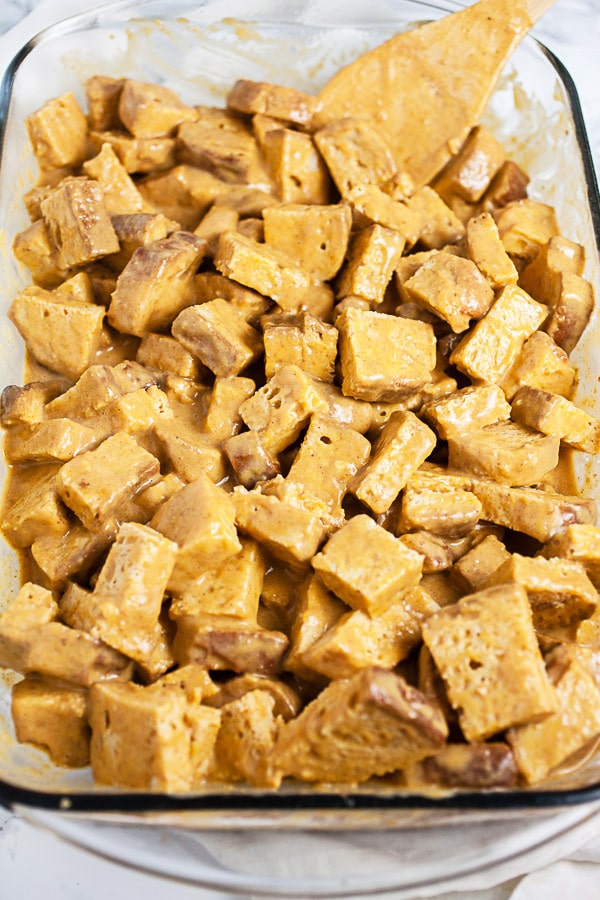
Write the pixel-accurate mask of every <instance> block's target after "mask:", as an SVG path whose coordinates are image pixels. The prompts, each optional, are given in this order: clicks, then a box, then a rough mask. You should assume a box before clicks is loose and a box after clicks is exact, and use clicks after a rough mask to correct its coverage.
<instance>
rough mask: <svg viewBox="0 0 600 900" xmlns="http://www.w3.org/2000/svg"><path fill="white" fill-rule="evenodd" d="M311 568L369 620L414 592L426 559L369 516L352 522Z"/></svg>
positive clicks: (337, 534)
mask: <svg viewBox="0 0 600 900" xmlns="http://www.w3.org/2000/svg"><path fill="white" fill-rule="evenodd" d="M311 563H312V567H313V569H314V570H315V572H316V573H317V574H318V575H319V576H320V577H321V579H322V581H323V583H324V584H325V586H326V587H328V588H329V589H330V590H332V591H333V592H334V593H335V594H336V595H337V596H338V597H340V598H341V599H342V600H343V601H344V602H345V603H347V604H348V606H351V607H352V608H353V609H360V610H362V611H363V612H366V613H367V615H368V616H370V617H373V616H377V615H380V614H382V613H383V612H385V611H386V610H387V609H389V608H390V607H391V606H392V605H393V604H394V603H395V602H396V601H397V600H398V598H399V595H400V594H402V592H406V591H407V590H408V589H409V588H411V587H414V586H415V585H416V584H417V582H418V580H419V578H420V577H421V573H422V570H423V557H422V556H420V555H419V554H418V553H415V552H414V551H412V550H410V549H409V548H408V547H405V546H404V545H403V544H402V543H401V542H400V541H399V540H398V539H397V538H395V537H394V536H393V535H392V534H390V533H389V531H386V530H385V529H384V528H382V527H381V526H380V525H377V524H376V523H375V522H374V521H373V519H371V518H370V517H369V516H366V515H357V516H354V517H353V518H352V519H349V520H348V522H346V524H345V525H343V526H342V527H341V528H340V529H339V531H336V532H335V533H334V534H333V535H332V536H331V537H330V538H329V540H328V541H327V543H326V544H325V545H324V547H323V549H322V551H321V552H320V553H318V554H316V555H315V556H314V557H313V559H312V561H311Z"/></svg>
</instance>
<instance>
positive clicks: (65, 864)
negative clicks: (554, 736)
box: [0, 0, 600, 900]
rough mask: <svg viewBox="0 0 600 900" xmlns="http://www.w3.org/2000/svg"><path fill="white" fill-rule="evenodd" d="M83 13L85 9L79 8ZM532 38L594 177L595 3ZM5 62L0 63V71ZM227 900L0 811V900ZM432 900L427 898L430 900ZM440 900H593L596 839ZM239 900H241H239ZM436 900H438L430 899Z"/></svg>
mask: <svg viewBox="0 0 600 900" xmlns="http://www.w3.org/2000/svg"><path fill="white" fill-rule="evenodd" d="M65 2H66V7H65V6H64V5H63V6H62V7H60V2H59V0H57V2H56V3H55V4H54V8H55V9H56V8H58V7H60V8H63V9H65V8H66V9H68V11H69V12H75V11H77V9H78V5H80V3H84V2H85V0H63V4H64V3H65ZM52 5H53V4H52V0H0V34H2V33H3V32H5V31H7V30H8V29H9V28H11V27H13V26H15V25H16V24H17V23H21V25H20V26H19V28H20V31H19V35H20V36H21V31H23V34H24V36H25V37H26V36H29V35H28V34H25V32H24V28H25V25H26V22H27V20H26V21H25V22H22V20H23V19H24V17H25V16H26V15H27V14H28V13H30V12H31V11H32V10H35V9H37V11H38V12H41V11H42V8H48V9H50V8H51V7H52ZM85 6H86V7H89V6H90V2H89V0H88V2H85ZM534 34H535V35H536V37H538V39H539V40H541V41H542V42H543V43H545V44H546V45H547V46H548V47H549V48H550V49H551V50H552V51H553V52H554V53H555V54H556V55H557V56H558V57H559V58H560V59H561V61H562V62H563V63H564V65H565V66H566V68H567V69H568V70H569V72H570V73H571V75H572V77H573V79H574V81H575V84H576V87H577V90H578V94H579V98H580V101H581V105H582V109H583V113H584V118H585V121H586V126H587V131H588V136H589V140H590V146H591V149H592V155H593V158H594V161H595V165H596V172H597V173H598V172H600V2H599V0H556V2H555V4H554V6H553V8H552V9H550V10H549V12H548V13H546V15H545V16H544V18H543V19H542V21H541V22H539V23H538V25H537V26H536V27H535V30H534ZM7 62H8V58H2V57H0V69H1V68H2V66H3V65H5V64H6V63H7ZM107 895H108V896H112V897H114V898H116V900H120V898H124V897H127V898H128V900H146V898H148V897H150V898H152V900H209V898H214V900H218V898H221V900H226V895H224V894H217V893H215V892H212V891H209V890H205V889H202V888H192V887H188V886H183V885H176V884H173V883H167V882H165V881H162V880H160V879H157V878H152V877H150V876H148V875H144V874H142V873H139V872H134V871H130V870H128V869H125V868H122V867H120V866H117V865H113V864H111V863H109V862H106V861H104V860H102V859H100V858H97V857H94V856H91V855H89V854H87V853H86V852H84V851H80V850H77V849H75V848H74V847H71V846H69V845H67V844H65V843H62V842H61V841H60V840H59V839H57V838H56V837H54V836H53V835H51V834H48V833H45V832H42V831H38V830H37V829H34V828H33V827H31V826H29V825H27V824H26V823H24V822H22V821H20V820H19V819H17V818H16V817H14V816H13V815H11V814H10V813H8V812H7V811H5V810H2V809H1V808H0V900H31V898H36V897H41V896H43V897H44V900H100V898H102V900H104V898H105V897H106V896H107ZM433 896H434V895H431V897H433ZM443 896H444V897H445V898H447V900H451V898H454V900H508V898H509V897H510V898H512V900H551V898H552V900H554V898H557V900H558V898H561V900H571V898H573V900H574V898H581V900H600V835H598V838H597V839H594V840H592V841H591V842H588V843H587V844H586V845H585V846H584V847H582V848H581V849H580V850H579V851H578V852H576V853H575V854H573V853H570V857H569V861H564V862H558V863H554V864H553V865H550V866H548V867H546V868H544V869H542V870H541V871H539V872H536V873H532V874H528V875H527V876H526V877H524V878H514V879H511V880H510V881H507V882H504V883H502V884H500V885H497V886H495V887H492V888H488V889H487V890H485V891H475V892H472V891H470V890H469V891H464V890H461V891H458V892H457V893H453V894H451V895H450V894H446V895H443ZM242 900H243V898H242ZM437 900H442V895H437Z"/></svg>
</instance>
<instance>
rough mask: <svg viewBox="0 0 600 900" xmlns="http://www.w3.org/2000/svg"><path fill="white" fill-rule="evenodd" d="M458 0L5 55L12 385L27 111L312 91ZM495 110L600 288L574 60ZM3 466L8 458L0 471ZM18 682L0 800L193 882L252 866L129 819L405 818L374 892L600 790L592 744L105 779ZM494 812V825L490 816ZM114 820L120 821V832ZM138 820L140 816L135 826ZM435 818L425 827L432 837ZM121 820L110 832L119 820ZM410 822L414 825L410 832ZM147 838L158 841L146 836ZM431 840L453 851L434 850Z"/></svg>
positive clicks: (4, 326) (3, 695) (566, 812)
mask: <svg viewBox="0 0 600 900" xmlns="http://www.w3.org/2000/svg"><path fill="white" fill-rule="evenodd" d="M457 5H458V4H452V3H448V2H439V3H438V2H431V3H430V2H418V0H396V2H394V0H375V2H372V3H370V4H369V5H368V9H366V8H365V7H364V4H363V5H362V6H361V4H359V3H347V2H344V3H332V2H326V0H306V2H301V0H292V2H283V0H281V2H275V3H273V2H268V0H205V2H197V0H196V2H193V0H175V2H172V3H171V2H166V0H146V2H135V0H126V2H120V3H114V4H110V5H108V6H105V7H100V8H98V9H96V10H94V11H93V12H90V13H85V14H82V15H79V16H75V17H72V18H70V19H67V20H65V21H64V22H62V23H60V24H58V25H56V26H53V27H50V28H48V29H46V30H45V31H43V32H41V33H40V34H39V35H37V36H36V37H35V38H34V39H33V40H31V41H30V42H29V43H28V44H27V45H26V46H25V47H23V49H22V50H21V51H20V53H19V54H18V55H17V56H16V58H15V59H14V60H13V62H12V63H11V64H10V65H9V67H8V70H7V73H6V76H5V78H4V81H3V84H2V88H1V98H0V102H1V106H0V127H1V129H2V131H1V135H0V137H1V141H2V144H1V148H2V157H1V168H0V230H1V233H2V237H3V239H2V244H1V246H0V284H1V288H0V341H1V343H2V347H3V351H2V356H1V359H0V384H2V385H6V384H9V383H17V382H20V381H21V380H22V376H21V372H22V366H23V357H22V345H21V341H20V339H19V338H18V336H17V335H16V332H15V330H14V329H13V327H12V325H11V324H10V323H9V322H8V320H7V317H6V311H7V309H8V307H9V305H10V302H11V300H12V298H13V297H14V296H15V294H16V292H17V291H18V290H20V289H21V288H22V287H24V286H25V285H26V284H27V283H28V276H27V272H26V271H25V270H24V269H23V268H22V267H21V266H20V265H19V264H18V263H16V261H15V260H14V258H13V257H12V254H11V249H10V248H11V243H12V239H13V236H14V235H15V234H16V233H17V232H18V231H20V230H22V229H23V228H24V227H26V225H27V224H29V223H28V218H27V214H26V211H25V208H24V205H23V202H22V196H23V194H24V192H25V191H26V190H27V189H28V188H29V187H31V186H32V185H33V184H34V183H35V180H36V177H37V164H36V162H35V160H34V158H33V155H32V152H31V149H30V147H29V143H28V140H27V136H26V133H25V129H24V126H23V120H24V117H25V116H26V115H27V114H28V113H30V112H31V111H33V110H34V109H36V108H38V107H39V106H40V105H41V104H42V103H43V102H44V101H45V100H46V99H49V98H51V97H55V96H58V95H59V94H61V93H64V92H65V91H67V90H72V91H73V92H74V93H75V95H76V96H77V98H78V99H79V100H81V101H82V102H84V90H83V85H84V83H85V81H86V79H87V78H88V77H90V76H92V75H94V74H110V75H112V76H128V77H134V78H138V79H142V80H146V81H157V82H164V83H166V84H168V85H169V86H170V87H172V88H174V89H175V90H176V91H177V92H178V93H179V94H180V96H181V97H182V99H183V100H184V101H186V102H189V103H204V104H211V105H218V104H219V103H220V102H221V101H222V100H223V98H224V96H225V94H226V92H227V90H228V89H229V87H230V86H231V84H232V83H233V82H234V81H235V80H236V78H238V77H244V78H250V79H255V80H265V81H273V82H276V83H280V84H285V85H289V86H291V87H297V88H300V89H303V90H305V91H308V92H316V91H318V90H319V88H320V87H321V86H322V85H323V84H324V83H325V82H326V81H327V80H328V79H329V77H331V76H332V75H333V74H334V73H335V72H336V71H337V70H338V69H339V68H340V67H341V66H342V65H343V64H345V63H347V62H350V61H351V60H352V59H354V58H355V57H356V56H358V55H359V54H360V53H362V52H364V51H365V50H367V49H369V48H371V47H373V46H375V45H377V44H379V43H381V42H382V41H383V40H385V39H386V38H387V37H389V36H390V35H391V34H393V33H395V32H398V31H401V30H404V29H406V28H408V27H410V26H411V25H413V24H415V23H416V22H420V21H424V20H429V19H433V18H438V17H440V16H442V15H444V14H446V12H447V11H449V10H452V9H456V8H457ZM483 121H484V124H486V126H487V127H489V128H490V129H491V130H492V131H493V133H494V134H495V135H496V136H497V137H498V138H499V139H500V140H501V141H502V142H503V143H504V145H505V146H506V148H507V150H508V152H509V154H510V156H511V157H512V158H513V159H514V160H516V161H517V162H518V163H519V164H520V165H521V166H522V167H523V168H524V169H525V170H526V171H527V172H528V174H529V175H530V177H531V183H530V189H529V193H530V196H532V197H534V198H535V199H539V200H542V201H544V202H547V203H550V204H552V205H553V206H554V207H555V208H556V211H557V216H558V222H559V226H560V229H561V232H562V233H563V234H564V235H566V236H568V237H570V238H571V239H573V240H575V241H578V242H579V243H581V244H582V245H584V247H585V248H586V255H587V261H586V270H585V272H584V274H585V277H586V278H587V279H588V280H589V281H591V282H592V284H593V285H594V287H595V290H596V295H597V296H600V263H599V255H598V254H599V250H598V248H599V246H600V200H599V197H598V188H597V184H596V180H595V175H594V169H593V164H592V159H591V155H590V151H589V146H588V141H587V137H586V133H585V127H584V123H583V119H582V115H581V110H580V106H579V101H578V99H577V96H576V92H575V88H574V85H573V82H572V80H571V78H570V76H569V74H568V72H566V70H565V69H564V67H563V66H562V65H561V63H560V62H559V61H558V60H557V59H556V58H555V57H554V56H553V54H552V53H550V51H548V50H547V48H545V47H543V46H542V45H541V44H539V43H538V42H537V41H535V40H534V39H532V38H527V39H526V40H525V41H524V42H523V44H522V45H521V46H520V47H519V49H518V50H517V51H516V52H515V54H514V55H513V57H512V59H511V60H510V62H509V64H508V66H507V68H506V71H505V73H504V74H503V76H502V78H501V81H500V83H499V85H498V88H497V90H496V91H495V93H494V96H493V98H492V100H491V102H490V105H489V108H488V110H487V112H486V113H485V116H484V119H483ZM597 328H598V320H597V311H596V313H594V317H593V319H592V321H591V322H590V324H589V326H588V328H587V330H586V332H585V334H584V336H583V338H582V339H581V341H580V343H579V345H578V347H577V349H576V351H575V352H574V354H573V357H572V359H573V360H574V363H575V365H577V367H578V369H579V373H580V380H579V388H578V395H577V400H578V403H579V404H580V405H581V406H583V407H584V408H586V409H587V410H589V411H590V412H595V414H596V415H600V398H599V397H598V390H599V386H598V373H599V370H600V365H599V359H598V349H597V345H596V342H595V335H596V333H597ZM1 465H2V466H3V467H4V461H2V463H1ZM5 475H6V471H5V467H4V468H3V469H2V473H1V477H2V478H3V479H4V478H5ZM577 475H578V479H579V483H580V487H581V490H582V492H584V493H587V494H591V495H593V496H596V497H600V490H599V488H598V478H599V476H600V468H599V462H598V460H595V459H588V458H586V459H585V460H584V462H582V463H581V464H580V468H579V470H578V472H577ZM0 579H1V584H2V591H1V596H0V609H1V608H2V606H3V604H5V603H6V602H7V601H9V600H10V598H12V596H14V594H15V593H16V591H17V589H18V583H19V571H18V563H17V560H16V558H15V555H14V553H13V552H12V551H11V549H10V548H9V547H8V546H6V545H5V544H3V545H2V548H1V557H0ZM10 687H11V677H10V676H9V675H8V674H6V673H0V801H1V802H3V803H4V804H6V805H7V806H11V807H13V808H14V809H17V810H18V811H20V812H21V813H22V814H23V815H25V816H27V817H29V818H30V819H32V820H34V821H38V822H39V823H40V824H44V825H49V826H50V827H52V828H53V829H54V830H56V831H58V832H59V833H62V834H63V835H64V836H66V837H68V838H69V839H71V840H75V841H77V842H79V843H81V844H83V845H84V846H88V847H90V848H91V849H96V850H99V852H102V853H104V854H105V855H109V856H113V857H114V858H117V859H121V860H124V861H130V862H133V863H134V864H136V865H141V866H143V867H146V868H150V869H152V870H154V871H161V872H162V874H168V875H169V876H171V877H185V878H186V879H187V880H191V881H194V882H195V883H203V884H211V885H213V884H218V885H219V886H222V887H225V888H228V889H232V890H241V889H242V882H239V881H236V878H237V877H238V876H239V873H237V875H236V877H233V876H231V877H229V876H228V875H223V873H222V872H223V870H222V868H221V867H222V866H223V865H225V866H229V865H233V866H234V867H235V858H236V854H235V853H234V854H230V855H229V857H228V858H227V859H225V857H226V856H227V854H225V855H224V856H223V858H222V859H220V860H219V866H218V868H219V872H220V874H219V875H218V876H217V875H215V872H214V871H213V868H215V866H216V863H214V860H216V859H218V851H217V850H216V849H215V847H214V846H213V847H211V859H212V861H213V862H210V860H209V862H206V860H205V861H204V863H202V861H200V862H199V861H198V859H199V854H198V852H194V853H193V854H190V852H189V847H188V848H187V851H186V852H187V853H188V856H189V857H190V858H192V857H193V859H194V860H195V862H196V865H200V867H201V868H202V865H205V866H206V867H207V868H206V870H205V869H202V871H201V872H200V873H199V872H198V870H195V871H193V872H191V873H190V871H189V866H188V868H186V870H185V871H186V873H187V874H186V875H185V876H184V875H182V874H181V872H179V875H178V869H177V862H175V863H173V864H172V865H171V862H170V861H169V859H170V858H169V857H168V854H166V853H165V854H164V859H163V860H162V861H161V860H160V859H159V856H160V855H159V854H152V853H148V852H144V853H142V852H139V853H137V854H136V853H135V852H134V851H133V850H132V849H131V847H129V843H130V842H128V840H126V839H125V838H124V837H123V835H122V834H121V832H122V831H123V828H125V833H129V834H130V835H132V834H134V833H135V834H136V835H138V837H139V835H140V834H141V833H142V832H141V831H140V828H139V826H143V828H144V829H146V830H147V829H150V831H151V832H152V833H153V834H154V835H155V837H156V835H157V834H160V835H162V838H161V839H162V840H163V841H164V840H167V838H165V837H164V834H167V835H168V840H174V839H175V838H174V836H176V835H177V834H182V833H185V832H187V831H189V832H193V833H194V834H195V835H196V836H197V835H198V834H202V833H204V832H198V829H209V830H210V833H211V834H212V835H214V833H215V830H218V829H236V828H238V829H239V828H242V829H245V830H246V831H245V833H246V834H250V833H253V832H254V831H255V830H258V829H260V831H261V832H262V833H263V838H262V839H261V841H262V840H266V837H265V835H267V834H268V835H269V838H268V840H269V841H271V842H277V840H278V836H277V834H276V831H277V830H279V829H281V828H284V829H294V830H297V831H303V832H311V831H315V830H316V831H319V832H327V833H328V834H334V833H335V834H336V835H342V834H345V833H366V832H371V831H372V832H374V833H376V832H378V831H379V830H380V829H382V828H386V829H393V830H394V833H402V834H403V847H404V849H405V851H406V854H407V856H406V858H405V859H404V868H403V871H402V873H399V872H398V866H397V859H396V863H395V865H394V867H393V868H392V869H391V870H390V871H388V869H387V868H386V867H385V866H384V867H383V869H382V871H381V873H380V875H379V876H377V877H375V875H374V873H373V872H371V873H370V874H369V879H367V881H365V884H363V886H362V887H361V888H360V889H361V890H363V891H364V890H365V885H366V884H367V883H368V884H369V886H370V888H371V889H375V890H379V891H381V890H388V889H391V888H395V889H399V888H404V887H407V889H408V887H409V886H412V887H414V886H415V885H417V884H423V883H427V884H428V883H430V882H431V883H432V884H433V883H437V882H438V881H439V880H440V879H441V878H442V877H444V878H447V877H449V876H453V875H455V874H457V873H461V872H462V873H464V872H468V871H474V870H476V869H480V868H481V867H482V866H483V867H485V866H486V865H491V864H492V862H497V861H498V859H505V858H507V857H511V856H515V855H517V854H521V853H523V852H524V851H525V850H530V849H531V848H533V847H535V846H538V845H539V844H542V843H545V842H547V841H548V840H549V839H550V838H553V837H555V836H557V835H559V834H561V833H563V832H564V831H570V830H572V829H573V828H574V827H581V826H582V825H583V824H585V823H587V822H588V821H590V816H592V815H593V814H594V813H595V811H596V803H597V802H598V801H600V759H598V758H593V757H592V758H591V759H590V760H589V761H588V762H587V763H586V764H585V765H582V766H580V767H578V768H576V769H575V770H574V771H572V772H571V773H570V774H564V775H563V776H562V777H561V778H560V779H556V780H555V781H553V782H548V783H545V784H544V786H543V787H536V788H523V789H519V790H499V789H495V790H485V791H448V792H445V793H440V794H436V795H430V794H426V793H417V792H414V791H407V790H406V789H402V788H395V787H391V786H389V785H388V786H385V787H384V786H380V785H376V786H374V785H371V784H369V785H364V786H361V787H360V788H359V789H356V790H353V791H352V792H347V791H335V790H333V791H331V790H329V791H323V790H318V789H314V788H312V787H306V786H302V787H300V788H298V787H295V786H291V785H286V786H285V787H284V788H282V789H280V790H279V791H277V792H269V791H261V790H257V789H250V788H245V787H238V786H234V787H230V788H226V789H219V790H218V791H215V790H214V789H213V788H210V787H207V789H206V790H205V791H203V792H199V793H195V794H193V795H185V796H181V795H176V796H173V795H164V794H152V793H143V792H131V791H125V790H115V789H105V788H99V787H96V786H94V785H93V783H92V779H91V775H90V772H89V770H87V769H84V770H63V769H59V768H57V767H54V766H53V765H51V764H50V763H49V762H48V760H47V757H46V756H45V755H44V754H43V753H41V752H40V751H37V750H36V749H35V748H32V747H29V746H24V745H19V744H18V743H17V742H16V740H15V738H14V731H13V728H12V724H11V721H10ZM56 811H60V814H57V812H56ZM458 822H460V824H461V828H466V827H469V828H471V833H472V842H471V843H470V844H469V842H467V846H466V847H465V848H464V850H462V849H461V848H456V847H455V846H454V841H453V837H452V831H453V828H454V827H455V826H456V824H457V823H458ZM482 822H485V823H486V828H485V829H480V825H481V823H482ZM117 824H118V825H120V826H122V827H121V828H120V829H119V830H118V831H117V832H114V833H113V832H111V829H114V828H116V825H117ZM125 826H129V827H133V828H134V831H129V832H127V828H126V827H125ZM90 829H91V830H90ZM502 829H504V830H503V831H502ZM423 831H426V832H427V833H428V835H429V838H428V839H427V840H426V841H425V840H424V839H423V836H422V832H423ZM208 833H209V832H206V833H205V834H208ZM110 834H113V838H114V839H113V838H111V837H107V835H110ZM114 834H116V835H117V836H116V837H114ZM411 834H414V835H417V837H416V838H415V840H413V841H412V843H411V841H410V840H409V835H411ZM419 835H420V837H419ZM388 838H389V835H388ZM153 839H154V838H153ZM140 840H141V839H140ZM145 840H146V843H145V845H144V846H145V847H147V846H148V840H149V839H148V838H146V839H145ZM432 841H433V843H432ZM473 842H474V843H473ZM273 846H275V844H273ZM321 846H322V845H321ZM264 847H265V848H266V844H265V845H264ZM262 848H263V845H262V844H261V849H262ZM355 850H356V845H355V847H354V851H355ZM340 852H342V851H341V850H340ZM343 852H344V853H346V854H348V855H349V859H350V860H352V858H354V855H355V854H354V852H353V850H352V844H349V845H346V844H344V846H343ZM432 856H433V857H435V858H436V860H440V861H439V862H438V861H436V863H435V865H434V864H433V863H432V862H431V860H432ZM175 858H176V860H177V859H178V857H177V853H176V854H175ZM267 858H268V853H267V852H266V849H265V855H264V857H261V861H262V862H263V863H264V865H265V867H266V868H265V871H267V872H268V871H269V868H268V864H267V862H266V860H267ZM379 862H381V860H379ZM188 863H189V859H188ZM213 864H214V865H213ZM419 866H420V867H421V868H419ZM423 866H425V867H426V871H427V874H426V875H424V874H423V872H424V871H425V869H423ZM192 868H193V866H192ZM350 869H351V866H350ZM215 871H216V869H215ZM227 871H229V869H227ZM207 872H208V873H209V874H206V873H207ZM261 878H262V876H261ZM378 879H379V880H378ZM428 879H429V880H428ZM432 879H433V880H432ZM242 880H243V879H242ZM313 881H314V879H313ZM317 882H318V883H317ZM243 883H244V885H246V884H247V880H246V881H244V882H243ZM283 883H284V882H280V890H281V892H282V893H284V894H286V895H287V896H292V895H294V891H295V890H296V888H295V887H294V885H292V884H290V883H288V884H287V887H286V889H285V890H283V889H282V888H281V884H283ZM274 884H275V882H271V881H269V879H268V877H267V876H265V877H264V878H262V880H261V879H258V881H257V880H256V878H255V881H253V882H252V889H253V890H255V892H263V893H271V894H274V893H276V892H277V891H276V889H275V887H274ZM357 884H358V885H359V887H360V879H359V880H358V882H357V881H354V882H352V886H350V882H348V883H347V884H346V883H344V885H341V884H340V882H339V879H338V880H336V881H334V882H330V881H327V879H325V881H323V880H321V881H318V879H317V881H314V883H313V882H311V884H310V885H308V884H307V883H303V886H302V890H300V888H298V890H299V891H300V893H298V894H296V895H298V896H300V895H302V896H309V895H312V894H314V895H315V896H316V895H319V896H327V895H331V892H333V891H334V890H335V893H336V895H338V894H340V893H342V892H344V891H345V892H346V893H348V894H350V893H357V892H358V890H359V888H358V887H356V885H357ZM323 885H325V886H323ZM243 889H249V888H248V887H244V888H243ZM342 889H343V890H342ZM328 891H329V894H328V893H327V892H328Z"/></svg>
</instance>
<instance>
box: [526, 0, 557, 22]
mask: <svg viewBox="0 0 600 900" xmlns="http://www.w3.org/2000/svg"><path fill="white" fill-rule="evenodd" d="M554 2H555V0H528V6H529V15H530V16H531V21H532V22H533V23H535V22H537V20H538V19H541V17H542V16H543V15H544V13H545V12H547V11H548V10H549V9H550V7H551V6H553V4H554Z"/></svg>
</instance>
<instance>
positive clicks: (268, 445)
mask: <svg viewBox="0 0 600 900" xmlns="http://www.w3.org/2000/svg"><path fill="white" fill-rule="evenodd" d="M327 409H328V403H327V402H326V400H325V399H324V398H323V397H322V396H321V394H320V393H319V391H318V390H317V385H316V382H315V381H314V380H313V379H312V378H311V377H310V376H309V375H306V374H305V373H304V372H303V371H302V369H300V368H299V367H298V366H295V365H289V366H282V367H281V368H280V369H278V371H277V372H276V373H275V375H273V376H272V378H270V379H269V380H268V381H267V383H266V384H265V385H264V386H263V387H261V388H259V390H257V391H256V393H255V394H253V395H252V397H249V398H248V400H244V402H243V403H242V404H241V406H240V415H241V417H242V419H243V420H244V422H245V423H246V425H247V426H248V428H250V429H252V430H253V431H257V432H258V434H259V436H260V439H261V442H262V444H263V446H264V448H265V450H266V451H267V453H269V454H275V455H276V454H278V453H281V452H282V450H285V449H286V447H289V445H290V444H292V443H293V442H294V441H295V440H296V439H297V438H298V437H299V436H300V433H301V432H302V430H303V428H304V427H305V425H306V424H307V422H308V420H309V418H310V417H311V415H312V414H313V413H316V412H327Z"/></svg>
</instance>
